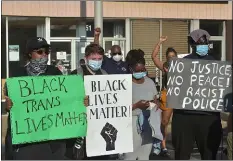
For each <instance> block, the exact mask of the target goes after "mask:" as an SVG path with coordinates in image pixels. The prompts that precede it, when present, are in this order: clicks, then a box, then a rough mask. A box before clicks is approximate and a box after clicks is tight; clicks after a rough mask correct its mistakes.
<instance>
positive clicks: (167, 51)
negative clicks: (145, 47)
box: [166, 47, 177, 56]
mask: <svg viewBox="0 0 233 161" xmlns="http://www.w3.org/2000/svg"><path fill="white" fill-rule="evenodd" d="M170 52H173V53H175V55H176V56H177V52H176V50H175V49H174V48H172V47H169V48H167V50H166V56H168V54H169V53H170Z"/></svg>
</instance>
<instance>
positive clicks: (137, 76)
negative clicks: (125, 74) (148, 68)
mask: <svg viewBox="0 0 233 161" xmlns="http://www.w3.org/2000/svg"><path fill="white" fill-rule="evenodd" d="M146 74H147V72H137V73H136V72H135V73H133V77H134V78H135V79H141V78H144V77H145V76H146Z"/></svg>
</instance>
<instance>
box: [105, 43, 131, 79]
mask: <svg viewBox="0 0 233 161" xmlns="http://www.w3.org/2000/svg"><path fill="white" fill-rule="evenodd" d="M110 56H111V57H110V58H107V57H105V59H104V62H103V69H104V70H105V71H106V72H107V73H108V74H128V73H129V72H128V65H127V63H126V62H124V61H122V59H123V54H122V51H121V47H120V46H119V45H113V46H112V47H111V53H110Z"/></svg>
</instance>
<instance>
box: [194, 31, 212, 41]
mask: <svg viewBox="0 0 233 161" xmlns="http://www.w3.org/2000/svg"><path fill="white" fill-rule="evenodd" d="M189 36H190V37H191V38H192V39H193V41H195V42H197V41H198V40H199V39H200V38H201V37H202V36H206V39H207V41H209V39H210V34H209V33H208V32H207V31H206V30H202V29H197V30H194V31H192V32H191V33H190V34H189Z"/></svg>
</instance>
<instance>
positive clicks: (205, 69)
mask: <svg viewBox="0 0 233 161" xmlns="http://www.w3.org/2000/svg"><path fill="white" fill-rule="evenodd" d="M167 80H168V82H167V86H168V89H167V100H168V101H167V106H168V107H170V108H176V109H185V110H197V111H212V112H221V111H232V65H231V64H230V63H229V62H223V61H212V60H211V61H210V60H193V59H173V60H172V61H171V62H170V64H169V72H168V78H167Z"/></svg>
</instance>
